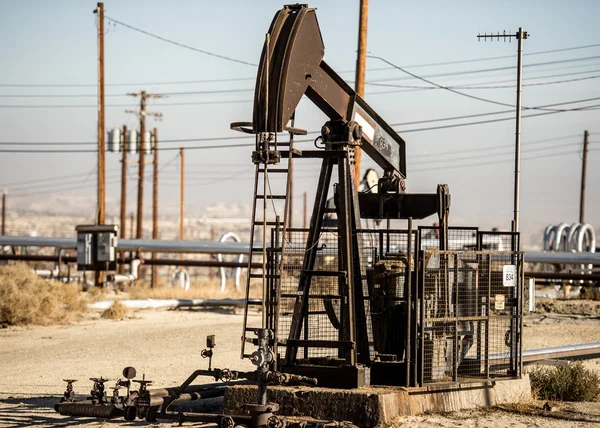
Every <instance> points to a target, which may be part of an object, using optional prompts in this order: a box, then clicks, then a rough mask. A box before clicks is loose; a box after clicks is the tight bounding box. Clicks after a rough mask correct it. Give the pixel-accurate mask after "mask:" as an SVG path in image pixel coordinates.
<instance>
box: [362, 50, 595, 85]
mask: <svg viewBox="0 0 600 428" xmlns="http://www.w3.org/2000/svg"><path fill="white" fill-rule="evenodd" d="M367 57H369V58H375V59H379V60H381V61H383V62H385V63H387V64H388V65H389V66H390V67H392V68H395V69H397V70H400V71H403V72H405V73H407V74H411V73H408V72H406V71H405V70H403V68H408V67H400V66H398V65H395V64H393V63H391V62H389V61H387V60H385V59H383V58H382V57H380V56H377V55H367ZM599 58H600V55H595V56H588V57H581V58H569V59H561V60H555V61H546V62H536V63H533V64H525V65H523V68H525V67H541V66H544V65H551V64H564V63H569V62H579V61H589V60H592V59H599ZM514 69H515V66H507V67H494V68H484V69H478V70H466V71H465V70H463V71H455V72H450V73H438V74H428V75H425V76H422V77H416V76H413V78H415V79H421V80H422V79H423V78H429V77H448V76H461V75H465V74H479V73H490V72H494V71H502V70H514ZM411 75H412V74H411ZM398 80H409V79H408V78H397V77H395V78H394V77H388V78H381V79H374V80H368V81H367V84H369V85H373V86H391V87H393V84H389V83H381V82H392V81H398Z"/></svg>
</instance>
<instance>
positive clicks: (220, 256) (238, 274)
mask: <svg viewBox="0 0 600 428" xmlns="http://www.w3.org/2000/svg"><path fill="white" fill-rule="evenodd" d="M228 239H232V240H233V241H234V242H242V240H241V238H240V237H239V236H238V235H237V234H236V233H234V232H227V233H225V234H224V235H223V236H221V239H219V242H226V241H227V240H228ZM217 261H219V262H220V263H222V262H223V254H221V253H219V254H217ZM243 261H244V255H243V254H240V255H239V256H238V263H242V262H243ZM219 274H220V276H221V293H222V292H224V291H225V287H226V286H227V276H226V274H225V267H223V266H221V267H220V268H219ZM241 277H242V267H238V268H237V269H236V270H235V290H236V291H238V292H241V291H242V290H241V288H240V279H241Z"/></svg>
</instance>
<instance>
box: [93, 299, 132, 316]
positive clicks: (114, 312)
mask: <svg viewBox="0 0 600 428" xmlns="http://www.w3.org/2000/svg"><path fill="white" fill-rule="evenodd" d="M128 314H129V309H127V308H126V307H125V306H124V305H122V304H121V303H120V302H119V301H118V300H115V301H114V302H113V304H112V305H110V307H109V308H108V309H107V310H105V311H104V312H102V315H100V316H101V317H102V318H104V319H109V320H122V319H125V317H126V316H127V315H128Z"/></svg>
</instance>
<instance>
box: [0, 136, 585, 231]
mask: <svg viewBox="0 0 600 428" xmlns="http://www.w3.org/2000/svg"><path fill="white" fill-rule="evenodd" d="M589 136H590V133H589V132H588V130H587V129H586V130H585V131H584V132H583V158H582V163H581V193H580V198H579V223H582V224H583V223H584V221H585V176H586V169H587V152H588V138H589ZM3 206H4V205H3ZM3 218H4V217H3ZM2 224H4V222H2ZM2 234H3V235H4V233H2Z"/></svg>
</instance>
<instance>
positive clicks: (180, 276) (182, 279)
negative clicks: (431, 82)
mask: <svg viewBox="0 0 600 428" xmlns="http://www.w3.org/2000/svg"><path fill="white" fill-rule="evenodd" d="M171 285H172V286H173V287H179V288H183V289H184V290H185V291H188V290H189V289H190V274H189V273H188V271H187V270H185V269H183V268H181V269H176V270H175V271H174V272H173V275H172V276H171Z"/></svg>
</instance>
